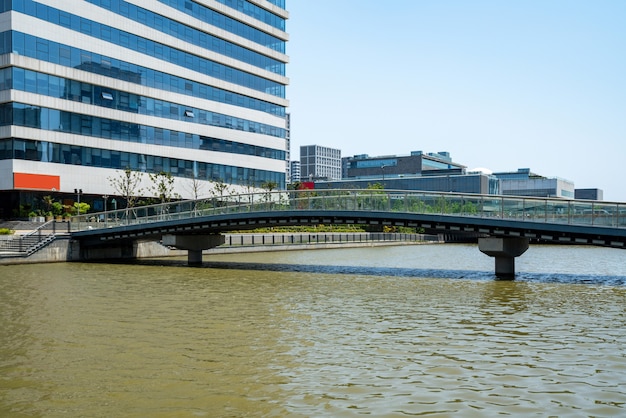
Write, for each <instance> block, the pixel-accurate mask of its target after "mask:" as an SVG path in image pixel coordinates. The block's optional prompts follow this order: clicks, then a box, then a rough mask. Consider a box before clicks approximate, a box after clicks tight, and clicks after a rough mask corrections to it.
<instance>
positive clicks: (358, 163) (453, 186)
mask: <svg viewBox="0 0 626 418" xmlns="http://www.w3.org/2000/svg"><path fill="white" fill-rule="evenodd" d="M342 172H343V173H344V176H343V178H342V179H341V180H336V181H324V180H317V181H315V188H320V189H326V188H335V189H338V188H341V189H366V188H368V187H371V186H373V185H375V184H379V185H381V186H383V187H384V188H385V189H398V190H424V191H436V192H457V193H480V194H499V193H500V189H499V181H498V179H497V178H495V177H494V176H491V175H489V174H485V173H470V174H467V173H466V171H465V166H464V165H462V164H458V163H455V162H453V161H452V159H451V158H450V154H449V153H448V152H437V153H423V152H422V151H413V152H411V154H410V155H407V156H398V155H386V156H378V157H370V156H369V155H366V154H362V155H355V156H353V157H345V158H342Z"/></svg>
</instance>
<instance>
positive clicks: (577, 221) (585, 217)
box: [569, 201, 593, 225]
mask: <svg viewBox="0 0 626 418" xmlns="http://www.w3.org/2000/svg"><path fill="white" fill-rule="evenodd" d="M592 213H593V202H581V201H576V202H572V203H570V214H569V216H570V222H569V223H570V224H572V225H591V224H592V222H593V216H592Z"/></svg>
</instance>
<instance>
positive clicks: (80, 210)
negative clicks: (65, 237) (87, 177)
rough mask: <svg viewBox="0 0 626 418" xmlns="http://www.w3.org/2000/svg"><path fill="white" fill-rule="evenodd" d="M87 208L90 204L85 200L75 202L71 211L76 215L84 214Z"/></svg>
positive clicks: (87, 210) (89, 207)
mask: <svg viewBox="0 0 626 418" xmlns="http://www.w3.org/2000/svg"><path fill="white" fill-rule="evenodd" d="M89 209H91V205H89V204H88V203H85V202H80V203H78V202H75V203H74V206H73V208H72V211H73V213H74V214H76V215H84V214H85V213H87V212H89Z"/></svg>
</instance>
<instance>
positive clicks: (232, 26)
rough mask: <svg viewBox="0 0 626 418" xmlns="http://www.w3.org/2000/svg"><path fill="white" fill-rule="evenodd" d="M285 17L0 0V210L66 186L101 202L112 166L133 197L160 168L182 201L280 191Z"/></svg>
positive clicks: (266, 8) (31, 203) (269, 11)
mask: <svg viewBox="0 0 626 418" xmlns="http://www.w3.org/2000/svg"><path fill="white" fill-rule="evenodd" d="M287 18H288V13H287V11H286V10H285V9H284V2H282V1H279V0H271V1H266V0H255V1H254V2H248V1H245V2H243V1H240V2H231V1H214V0H207V1H202V2H188V1H178V0H162V1H145V2H126V1H122V0H87V1H74V0H55V1H53V2H52V1H46V2H41V1H33V0H21V1H13V2H11V1H3V2H0V29H1V30H0V37H1V42H0V93H1V94H0V107H1V109H0V202H1V203H0V217H8V216H11V215H12V214H13V212H14V211H15V210H17V209H18V208H19V207H20V206H22V207H32V208H33V209H34V208H36V207H38V206H40V205H41V203H42V202H41V200H42V198H43V196H45V195H51V196H52V197H53V198H54V199H56V200H62V201H64V202H68V201H69V202H70V203H71V202H73V200H74V199H76V198H77V197H78V196H76V194H74V190H77V191H79V192H80V191H81V190H82V193H83V195H82V196H81V200H82V201H84V202H87V203H90V204H91V205H92V208H95V209H97V208H101V207H103V206H104V205H106V202H105V199H106V198H105V197H103V196H109V197H108V198H109V199H111V198H113V196H114V195H115V193H116V191H115V189H114V188H113V187H112V186H111V182H110V178H111V177H115V176H119V175H120V173H121V172H122V170H124V169H125V168H130V169H131V170H135V171H137V172H141V173H144V174H145V175H144V176H143V181H142V184H141V185H140V186H141V187H142V188H143V190H144V195H145V196H150V195H151V194H150V193H149V190H150V182H149V181H148V180H147V177H148V176H147V174H149V173H160V172H165V173H171V175H172V176H173V177H174V180H175V183H174V187H175V194H176V195H180V196H181V197H183V198H191V197H194V194H196V193H197V192H198V191H200V193H201V194H203V193H204V194H208V193H209V192H210V189H211V187H212V185H213V184H214V183H212V182H215V181H223V182H225V183H227V184H230V185H233V187H234V189H235V190H236V189H237V188H238V187H239V188H242V189H243V188H248V189H249V188H250V187H261V185H262V184H263V183H266V182H275V183H277V184H278V186H279V187H285V176H286V161H288V159H287V151H288V126H287V119H286V112H285V110H286V107H287V106H288V102H287V100H286V98H285V88H286V85H287V83H288V79H287V78H286V77H285V67H286V62H287V61H288V58H287V56H286V55H285V44H286V41H287V39H288V36H287V33H286V32H285V21H286V19H287ZM194 183H195V184H196V186H198V185H199V186H201V187H199V188H198V187H194V186H193V184H194ZM117 201H119V198H118V200H117ZM122 204H123V203H122ZM109 207H111V206H109ZM120 207H123V206H121V205H120Z"/></svg>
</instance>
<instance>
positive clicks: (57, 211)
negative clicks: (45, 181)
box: [51, 202, 63, 216]
mask: <svg viewBox="0 0 626 418" xmlns="http://www.w3.org/2000/svg"><path fill="white" fill-rule="evenodd" d="M51 212H52V215H54V216H59V215H61V214H62V213H63V205H62V204H61V202H53V203H52V210H51Z"/></svg>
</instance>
